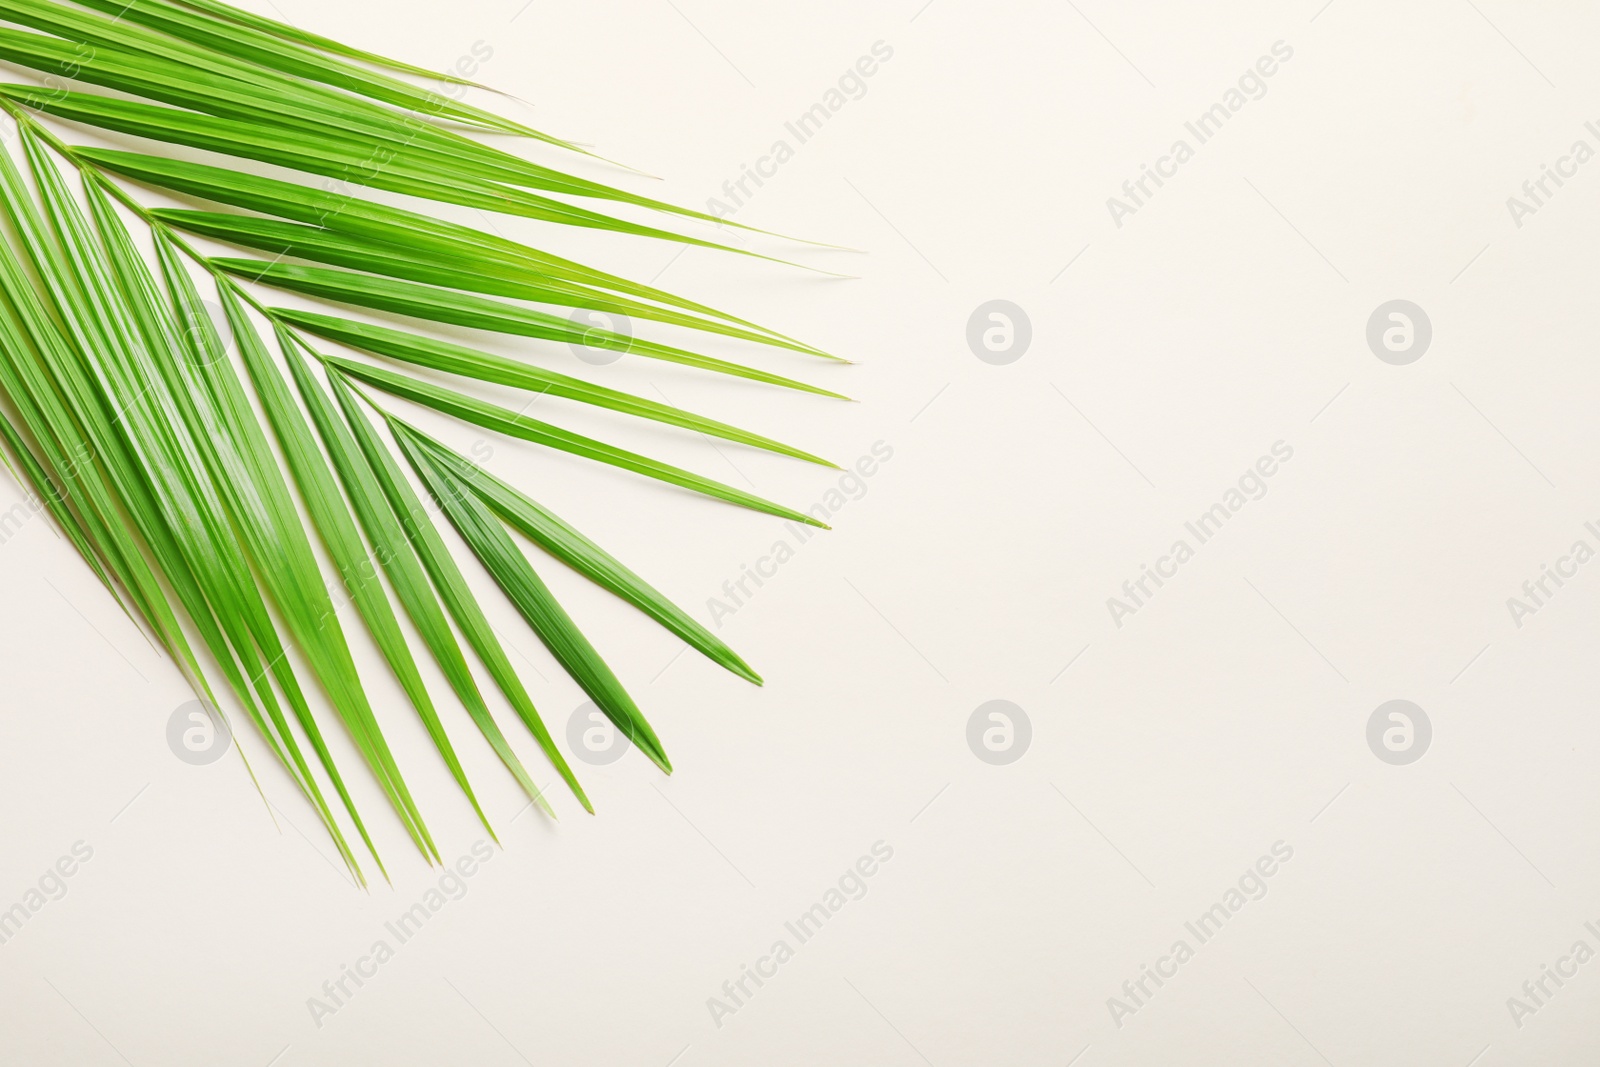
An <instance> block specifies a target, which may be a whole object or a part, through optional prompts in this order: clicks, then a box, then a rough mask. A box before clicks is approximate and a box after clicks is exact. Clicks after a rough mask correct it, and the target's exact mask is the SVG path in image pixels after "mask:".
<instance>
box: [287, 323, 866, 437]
mask: <svg viewBox="0 0 1600 1067" xmlns="http://www.w3.org/2000/svg"><path fill="white" fill-rule="evenodd" d="M272 311H273V314H275V315H277V316H278V317H279V318H281V319H282V320H283V321H285V322H288V323H291V324H292V325H295V326H299V327H301V328H302V329H305V330H309V331H310V332H312V333H314V334H317V335H318V336H320V337H326V338H327V339H329V340H330V341H338V342H339V343H341V344H346V345H350V346H351V347H353V348H359V349H361V350H362V351H364V352H371V353H373V354H375V355H380V356H388V357H390V358H391V359H398V360H402V361H403V362H406V363H414V364H416V365H417V366H420V367H431V368H433V369H434V370H442V371H447V372H449V373H451V374H459V375H461V376H462V377H466V378H476V379H477V380H479V381H484V382H494V383H496V384H498V385H509V386H512V387H514V388H518V389H532V390H533V391H535V392H537V393H540V394H549V395H550V396H558V397H563V398H565V399H568V400H577V401H580V402H582V403H585V404H593V405H595V406H597V407H603V408H609V409H610V410H612V411H619V412H622V413H623V414H626V415H635V416H638V417H639V418H642V419H652V420H654V421H656V422H664V423H667V424H669V425H672V426H681V427H683V428H684V429H686V430H694V431H695V432H697V433H703V434H707V435H709V436H712V437H720V438H722V439H724V440H727V441H736V442H738V443H739V444H744V445H750V446H751V447H752V448H760V449H765V450H766V451H768V452H777V453H779V454H780V455H785V456H793V457H795V458H796V459H803V460H806V461H807V462H808V463H820V464H822V465H823V466H825V467H834V468H835V469H838V468H837V467H836V466H835V465H834V464H832V463H829V462H828V461H827V460H825V459H822V458H821V457H819V456H813V455H812V454H811V453H809V452H803V451H801V450H800V449H798V448H794V447H792V446H790V445H786V444H782V443H780V442H778V441H774V440H772V439H771V438H770V437H763V436H761V435H760V434H756V433H751V432H750V431H748V430H741V429H739V428H738V427H736V426H729V425H727V424H726V423H722V422H718V421H717V420H715V419H708V418H705V417H704V416H701V415H695V414H693V413H692V412H688V411H684V410H682V409H680V408H675V407H672V406H670V405H667V404H660V403H657V402H656V401H654V400H646V399H644V398H643V397H637V396H634V395H632V394H631V393H624V392H620V391H618V390H616V389H607V388H606V387H605V386H603V385H594V384H593V383H591V382H586V381H584V380H583V379H582V378H574V377H572V376H571V375H567V374H559V373H557V372H556V371H549V370H545V369H543V368H542V367H534V366H531V365H529V364H527V363H520V362H518V361H517V360H514V359H507V358H506V357H505V356H497V355H495V354H493V353H491V352H480V351H478V350H477V349H472V348H466V347H464V346H462V345H455V344H451V343H449V342H447V341H438V340H435V339H433V338H431V337H423V336H420V335H418V334H412V333H405V332H404V331H401V330H392V329H390V328H388V327H387V326H375V325H372V324H370V323H364V322H355V321H353V320H351V319H340V318H334V317H333V316H330V315H318V314H316V313H315V312H309V311H297V310H294V309H291V308H273V309H272Z"/></svg>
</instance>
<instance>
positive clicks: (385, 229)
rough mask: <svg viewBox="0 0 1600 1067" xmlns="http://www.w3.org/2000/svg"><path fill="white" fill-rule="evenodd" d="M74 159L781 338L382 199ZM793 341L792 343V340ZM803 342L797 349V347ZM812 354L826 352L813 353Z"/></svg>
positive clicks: (147, 159) (150, 162)
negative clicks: (370, 199)
mask: <svg viewBox="0 0 1600 1067" xmlns="http://www.w3.org/2000/svg"><path fill="white" fill-rule="evenodd" d="M74 151H75V152H76V153H77V155H78V156H79V158H81V159H84V160H86V161H88V162H91V163H93V164H95V165H96V166H100V167H103V168H105V169H107V170H111V171H115V172H116V173H118V174H122V175H125V176H127V177H129V178H133V179H134V180H136V181H142V182H147V183H149V184H151V185H155V186H158V187H160V188H163V189H168V190H171V191H173V192H180V193H187V194H189V195H190V196H197V197H200V198H202V199H204V200H210V201H212V202H213V203H218V204H229V205H231V206H233V207H242V208H247V209H249V210H251V211H260V212H262V213H263V214H267V215H276V216H278V217H280V218H286V219H293V220H294V221H296V222H303V223H307V224H309V225H313V226H319V227H325V228H328V229H331V230H335V231H338V232H343V233H352V234H359V235H361V236H365V237H371V238H374V239H376V240H381V241H388V242H391V243H393V244H397V245H400V246H402V247H406V248H410V249H414V250H416V251H418V252H438V253H442V254H445V255H450V256H453V257H455V258H458V259H467V260H469V261H473V262H479V261H481V262H483V263H484V264H486V265H487V264H493V265H498V266H499V267H500V268H501V269H505V268H510V269H512V270H513V271H516V272H517V273H516V274H515V275H514V276H515V277H521V278H523V279H525V280H527V281H530V282H533V283H535V284H540V283H543V282H546V281H548V280H549V279H551V278H559V279H562V280H566V281H572V282H577V283H580V284H584V285H593V286H598V287H600V288H604V289H609V290H612V291H613V292H617V293H625V294H627V295H629V296H634V297H638V298H640V299H642V300H653V301H656V302H658V303H661V304H666V305H669V306H671V307H676V308H681V309H682V310H685V311H692V312H694V313H695V314H698V315H707V316H711V317H714V318H720V319H724V320H726V321H727V322H731V323H733V324H735V325H737V326H743V327H746V328H748V329H751V330H754V331H757V332H759V333H766V334H771V335H772V336H774V337H776V338H779V339H781V340H785V341H793V340H794V339H793V338H789V337H785V336H784V335H782V334H778V333H776V332H774V331H771V330H767V329H765V328H764V327H762V326H759V325H757V324H756V323H753V322H751V321H749V320H748V319H742V318H739V317H738V316H735V315H730V314H728V313H727V312H725V311H718V310H717V309H716V308H712V307H708V306H706V305H705V304H701V303H698V302H696V301H693V300H686V299H684V298H683V297H680V296H675V295H673V294H672V293H668V292H666V291H664V290H661V289H657V288H654V287H653V286H649V285H643V284H640V283H638V282H631V281H628V280H627V279H626V278H621V277H618V276H617V275H614V274H608V273H606V272H604V271H599V270H595V269H593V268H591V267H586V266H584V265H583V264H581V263H575V262H573V261H572V260H570V259H564V258H562V257H560V256H555V255H551V254H550V253H548V252H541V251H539V250H538V249H535V248H530V247H529V246H527V245H524V244H518V243H517V242H516V241H512V240H509V239H508V238H505V237H501V236H499V235H498V234H491V233H485V232H484V231H482V230H475V229H473V228H472V227H470V226H462V225H460V224H458V223H453V222H446V221H444V220H441V219H434V218H430V217H429V216H427V215H423V214H419V213H418V212H415V211H408V210H406V209H404V208H398V207H391V206H389V205H387V204H375V203H372V202H370V201H366V200H362V199H359V198H357V197H353V196H347V195H344V194H342V193H338V192H333V191H330V190H326V189H318V188H314V187H311V186H305V185H296V184H294V183H293V182H285V181H280V180H278V179H276V178H266V177H262V176H260V175H256V174H245V173H241V172H238V171H232V170H228V169H226V168H223V167H213V166H211V165H209V164H205V163H194V162H191V161H189V160H182V159H163V158H161V157H160V156H152V155H146V154H143V153H139V152H124V151H119V150H115V149H105V148H78V149H75V150H74ZM795 343H797V344H798V342H795ZM805 347H807V346H802V348H805ZM818 354H820V355H825V354H826V353H821V352H818Z"/></svg>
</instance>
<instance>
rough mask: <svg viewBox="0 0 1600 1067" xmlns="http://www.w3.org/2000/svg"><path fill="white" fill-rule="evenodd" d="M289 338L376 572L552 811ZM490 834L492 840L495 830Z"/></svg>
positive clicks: (431, 721)
mask: <svg viewBox="0 0 1600 1067" xmlns="http://www.w3.org/2000/svg"><path fill="white" fill-rule="evenodd" d="M297 345H298V342H297V341H295V340H294V339H293V338H291V337H289V336H288V335H286V334H283V333H281V332H280V334H279V348H280V350H281V351H282V352H283V357H284V360H285V361H286V362H287V363H288V364H289V371H290V373H291V375H293V377H294V381H295V386H296V388H297V389H298V390H299V391H300V398H301V400H302V401H303V402H304V403H305V406H306V409H307V410H308V411H310V412H311V421H312V422H313V423H315V424H316V427H317V433H318V434H319V435H320V436H321V438H322V443H323V446H324V448H326V449H327V453H328V456H329V458H331V459H332V460H333V466H334V469H335V470H337V471H338V472H339V480H340V482H341V483H342V484H343V485H344V489H345V493H346V495H347V496H348V497H349V498H350V502H351V504H352V505H353V506H354V509H355V513H356V517H357V518H358V519H359V520H360V522H361V528H362V529H363V530H364V531H366V534H367V540H368V541H369V542H370V543H371V545H372V550H373V554H374V555H375V556H376V557H377V560H378V562H379V564H380V565H382V567H383V570H384V573H385V574H387V575H388V576H389V581H390V584H392V585H393V586H394V590H395V594H396V595H397V596H398V597H399V598H400V603H401V605H402V606H403V607H404V608H405V610H406V614H407V615H409V616H410V617H411V620H412V622H414V623H415V624H416V626H417V630H418V632H419V633H421V634H422V639H423V641H425V642H426V643H427V645H428V647H429V649H431V650H432V652H433V654H434V658H435V659H436V660H437V661H438V662H439V666H440V668H441V669H442V670H443V671H444V673H445V676H446V678H448V680H449V682H450V685H451V687H452V688H453V689H454V690H455V691H456V694H457V695H458V696H459V697H460V698H461V701H462V703H463V704H464V705H466V708H467V710H468V712H469V713H470V714H471V715H472V719H473V721H474V722H475V723H477V725H478V729H479V730H480V731H481V732H482V733H483V736H484V738H485V739H487V740H488V742H489V744H490V746H491V747H492V748H493V749H494V750H495V752H496V754H498V755H499V756H500V759H501V760H502V761H503V762H504V763H505V765H506V767H507V768H508V769H510V771H511V773H512V774H513V775H514V776H515V777H516V779H517V781H518V782H519V783H520V784H521V785H522V787H523V789H525V790H526V791H527V793H528V796H529V797H530V798H531V799H533V800H535V801H538V802H539V803H540V804H541V805H543V806H544V808H545V810H546V811H547V812H549V813H550V814H551V815H552V816H554V814H555V813H554V812H553V811H550V806H549V804H548V803H546V802H545V800H544V797H543V796H542V795H541V794H540V792H539V789H538V787H537V786H535V785H534V784H533V779H532V778H530V777H529V776H528V772H527V770H526V769H524V768H523V766H522V762H521V761H520V760H519V759H517V756H516V753H514V752H512V751H511V746H510V745H509V744H507V743H506V739H505V736H504V735H503V734H502V733H501V732H500V727H499V726H498V725H496V723H495V721H494V717H493V716H492V715H490V714H489V709H488V707H487V706H486V705H485V704H484V702H483V695H482V694H481V693H480V692H479V691H478V686H477V683H475V682H474V681H473V680H472V672H471V671H470V670H469V669H468V668H467V662H466V660H465V658H463V657H462V655H461V648H460V646H459V645H457V644H456V639H455V635H454V634H452V633H451V632H450V625H449V623H447V622H446V621H445V618H444V612H443V611H441V610H440V608H439V601H438V599H437V598H436V597H434V595H433V590H432V589H431V588H430V587H429V585H428V578H427V575H426V574H424V573H423V569H422V565H421V564H420V563H419V562H418V561H417V556H416V553H415V552H413V551H412V548H411V543H410V542H409V541H408V540H407V539H406V535H405V531H404V530H402V529H401V527H400V522H399V520H398V519H396V518H395V515H394V513H393V512H392V511H390V509H389V503H388V501H387V500H386V499H385V497H384V493H383V490H382V488H380V487H379V485H378V481H377V478H376V477H375V476H374V475H373V473H372V471H371V470H370V469H369V468H368V466H367V461H366V458H365V457H364V456H363V455H362V454H361V452H360V450H359V448H358V447H357V445H356V442H355V439H354V438H352V437H351V436H350V431H349V430H348V429H347V428H346V427H345V425H344V423H342V422H341V421H340V420H339V416H338V415H337V413H336V412H335V411H334V409H333V404H332V402H331V401H329V400H328V397H327V394H326V393H324V392H323V391H322V387H321V386H320V385H318V384H317V381H316V378H315V377H313V376H312V374H311V368H310V367H309V366H308V365H307V364H306V361H305V359H304V358H303V357H302V356H301V355H300V353H299V351H298V350H297ZM374 584H375V580H374ZM386 630H387V631H389V633H388V634H387V640H390V641H398V640H399V638H398V630H395V629H394V628H393V627H386ZM404 647H405V646H404V643H403V641H402V642H400V650H401V651H402V652H403V650H404ZM409 661H410V657H409V655H405V656H404V657H403V663H409ZM408 673H409V675H410V676H411V680H410V681H408V683H407V687H408V690H409V689H410V688H411V687H412V686H415V688H416V689H417V690H418V691H419V692H421V693H422V695H421V702H420V703H418V710H419V712H423V708H426V711H425V712H423V718H424V721H426V722H427V723H428V729H429V731H430V733H431V732H433V731H434V730H436V729H437V730H438V734H437V737H436V740H437V741H440V742H441V743H440V751H441V752H443V753H445V759H446V761H447V762H448V763H449V765H450V770H451V773H452V774H454V775H455V776H456V780H457V782H458V783H459V784H460V785H461V788H462V790H463V791H464V792H466V794H467V796H468V797H469V798H470V797H472V796H473V794H472V790H471V788H470V787H469V786H468V785H467V781H466V774H465V772H463V771H462V770H461V767H460V764H459V763H458V762H457V760H456V757H455V753H454V752H453V751H451V750H450V746H449V742H448V741H445V740H443V738H444V731H443V728H442V727H440V726H439V725H438V716H437V715H436V714H435V713H434V711H433V707H432V704H431V703H430V702H428V701H427V698H426V693H425V691H423V690H422V680H421V678H418V677H415V668H414V667H411V668H410V669H409V671H408ZM417 700H418V697H417V696H416V695H413V701H417ZM472 803H473V807H474V808H475V809H477V811H478V816H479V818H481V819H482V820H483V824H484V826H485V828H488V829H489V833H490V836H494V830H493V828H491V827H489V820H488V817H487V816H485V815H484V814H483V811H482V809H481V808H478V803H477V800H476V799H473V801H472ZM496 840H497V841H498V838H496Z"/></svg>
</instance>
